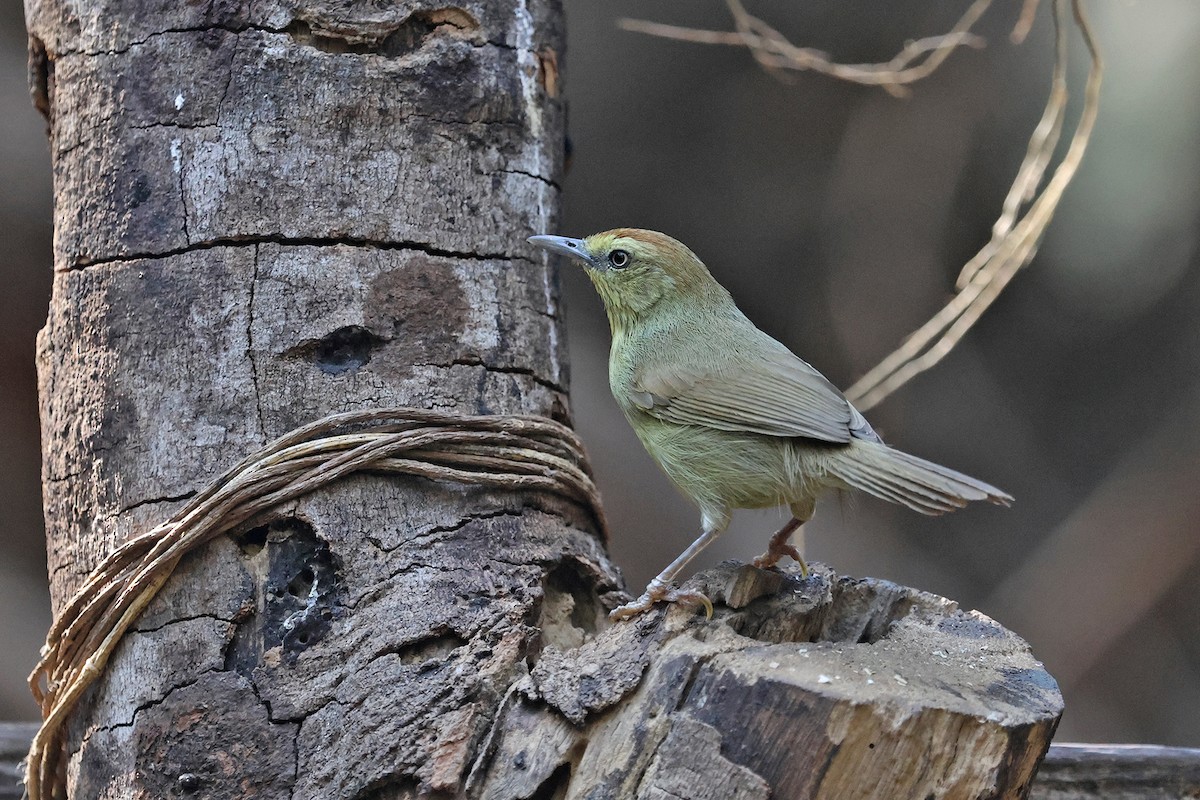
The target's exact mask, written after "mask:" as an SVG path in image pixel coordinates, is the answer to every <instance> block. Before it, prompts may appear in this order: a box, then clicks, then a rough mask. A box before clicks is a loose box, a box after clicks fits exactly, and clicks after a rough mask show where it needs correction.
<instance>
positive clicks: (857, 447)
mask: <svg viewBox="0 0 1200 800" xmlns="http://www.w3.org/2000/svg"><path fill="white" fill-rule="evenodd" d="M843 452H844V453H845V457H844V458H843V459H840V460H839V462H838V463H837V465H836V466H835V467H834V469H833V472H834V474H835V475H837V477H839V478H841V479H842V480H843V481H845V482H846V483H848V484H850V485H851V486H853V487H855V488H857V489H862V490H863V491H864V492H867V493H868V494H872V495H875V496H876V497H878V498H881V499H883V500H888V501H890V502H893V503H899V504H900V505H903V506H907V507H908V508H911V509H912V510H913V511H919V512H921V513H922V514H931V515H933V514H944V513H945V512H947V511H953V510H955V509H956V508H962V507H963V506H965V505H966V504H967V503H968V502H970V501H972V500H988V501H991V502H993V503H997V504H999V505H1005V506H1006V505H1009V504H1010V503H1012V501H1013V499H1012V497H1011V496H1009V495H1008V494H1007V493H1006V492H1003V491H1001V490H1000V489H997V488H996V487H995V486H992V485H991V484H988V483H984V482H983V481H981V480H976V479H975V478H972V477H970V476H969V475H964V474H962V473H961V472H956V471H955V470H952V469H950V468H948V467H943V466H941V465H940V464H935V463H933V462H932V461H926V460H925V459H923V458H917V457H916V456H913V455H909V454H908V453H905V452H902V451H900V450H893V449H892V448H890V447H888V446H887V445H884V444H879V443H875V442H867V441H861V442H860V441H854V442H852V443H851V445H850V447H849V448H847V449H846V450H845V451H843Z"/></svg>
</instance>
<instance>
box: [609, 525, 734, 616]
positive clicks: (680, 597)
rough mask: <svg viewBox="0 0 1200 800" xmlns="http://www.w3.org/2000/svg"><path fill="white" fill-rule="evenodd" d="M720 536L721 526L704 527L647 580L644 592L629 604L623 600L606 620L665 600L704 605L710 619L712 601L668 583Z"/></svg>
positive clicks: (702, 595) (631, 614) (636, 613)
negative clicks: (662, 568)
mask: <svg viewBox="0 0 1200 800" xmlns="http://www.w3.org/2000/svg"><path fill="white" fill-rule="evenodd" d="M720 535H721V529H720V528H718V529H716V530H713V529H707V530H705V531H704V533H702V534H700V538H698V539H696V541H694V542H692V543H691V544H690V545H688V548H687V549H686V550H684V551H683V552H682V553H680V554H679V557H678V558H676V559H675V560H674V561H672V562H671V563H670V564H668V565H667V568H666V569H664V570H663V571H662V572H660V573H659V574H658V577H657V578H655V579H654V580H652V581H650V584H649V585H648V586H647V587H646V591H644V592H642V596H641V597H639V598H638V599H637V600H634V601H633V602H632V603H626V604H625V605H623V606H619V607H617V608H615V609H613V611H612V612H611V613H609V615H608V617H609V619H629V618H630V617H635V616H637V615H638V614H641V613H642V612H643V611H648V610H649V609H650V607H651V606H653V605H654V604H655V603H657V602H659V601H662V600H665V601H666V602H668V603H687V604H690V605H698V606H703V607H704V613H705V614H706V615H707V616H708V618H709V619H712V615H713V604H712V601H711V600H709V599H708V598H707V597H705V596H704V594H703V593H702V592H696V591H691V590H686V591H685V590H683V589H676V588H673V587H672V585H671V582H672V581H673V580H675V576H676V575H678V574H679V571H680V570H681V569H683V568H684V567H685V566H687V563H688V562H689V561H691V560H692V559H693V558H695V557H696V554H697V553H699V552H700V551H701V550H703V549H704V548H705V547H708V545H709V543H711V542H712V540H713V539H716V538H717V537H718V536H720Z"/></svg>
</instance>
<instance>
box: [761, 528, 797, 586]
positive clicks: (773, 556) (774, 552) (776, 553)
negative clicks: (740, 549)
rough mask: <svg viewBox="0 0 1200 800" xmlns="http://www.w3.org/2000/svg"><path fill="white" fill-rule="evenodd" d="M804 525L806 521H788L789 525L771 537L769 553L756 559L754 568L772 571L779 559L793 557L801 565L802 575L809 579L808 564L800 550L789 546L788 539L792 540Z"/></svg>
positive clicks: (768, 545) (768, 546)
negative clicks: (794, 534)
mask: <svg viewBox="0 0 1200 800" xmlns="http://www.w3.org/2000/svg"><path fill="white" fill-rule="evenodd" d="M803 524H804V520H802V519H800V518H798V517H792V518H791V519H790V520H788V522H787V524H786V525H784V526H783V527H782V528H780V529H779V531H778V532H777V533H776V534H775V535H774V536H772V537H771V541H770V542H769V543H768V544H767V552H765V553H763V554H762V555H761V556H759V557H758V558H756V559H754V566H756V567H758V568H759V569H770V568H771V567H773V566H775V565H776V564H777V563H779V559H781V558H783V557H784V556H791V557H792V558H793V559H795V560H796V563H798V564H799V565H800V574H801V575H802V576H803V577H805V578H807V577H808V564H806V563H805V562H804V556H802V555H800V551H799V550H798V549H796V548H795V547H794V546H792V545H790V544H788V539H790V538H792V534H793V533H795V531H796V529H797V528H799V527H800V526H801V525H803Z"/></svg>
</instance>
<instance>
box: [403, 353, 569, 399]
mask: <svg viewBox="0 0 1200 800" xmlns="http://www.w3.org/2000/svg"><path fill="white" fill-rule="evenodd" d="M413 366H414V367H435V368H437V369H450V368H451V367H483V368H484V369H486V370H487V371H488V372H495V373H498V374H500V375H521V376H523V377H526V378H530V379H532V380H533V382H534V383H536V384H537V385H539V386H541V387H543V388H546V389H549V390H550V391H552V392H560V393H562V394H566V392H567V390H566V389H565V388H564V387H562V386H560V385H559V384H557V383H555V382H554V381H552V380H549V379H547V378H543V377H542V376H541V375H539V374H538V373H537V372H535V371H534V370H533V369H531V368H530V367H518V366H504V365H501V364H489V363H487V362H486V361H484V360H483V359H481V358H455V359H453V360H451V361H449V362H446V363H436V362H428V363H424V364H413Z"/></svg>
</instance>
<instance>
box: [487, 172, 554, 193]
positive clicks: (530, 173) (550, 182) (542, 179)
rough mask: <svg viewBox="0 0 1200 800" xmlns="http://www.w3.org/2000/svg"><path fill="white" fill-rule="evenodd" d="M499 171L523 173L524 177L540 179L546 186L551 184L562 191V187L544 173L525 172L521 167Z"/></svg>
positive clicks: (514, 173)
mask: <svg viewBox="0 0 1200 800" xmlns="http://www.w3.org/2000/svg"><path fill="white" fill-rule="evenodd" d="M500 172H503V173H506V174H508V175H525V176H526V177H529V178H533V179H534V180H538V181H541V182H542V183H544V184H546V185H547V186H552V187H554V188H555V189H558V190H559V191H562V187H561V186H559V185H558V182H557V181H553V180H551V179H550V178H547V177H545V176H544V175H538V174H537V173H536V172H527V171H525V170H523V169H502V170H500Z"/></svg>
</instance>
